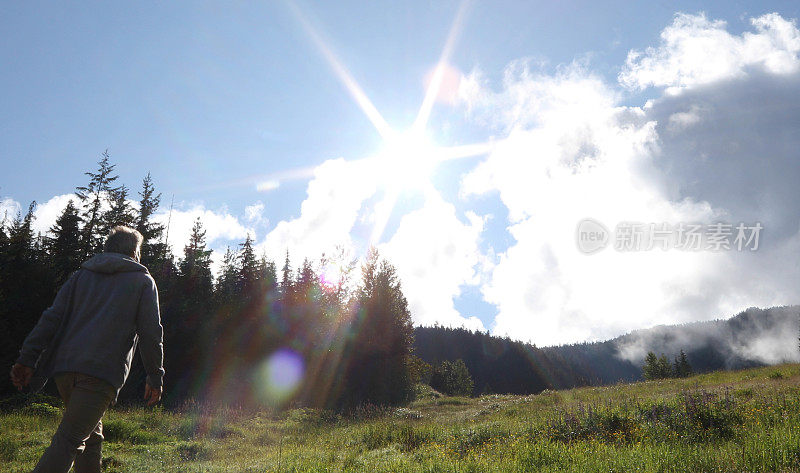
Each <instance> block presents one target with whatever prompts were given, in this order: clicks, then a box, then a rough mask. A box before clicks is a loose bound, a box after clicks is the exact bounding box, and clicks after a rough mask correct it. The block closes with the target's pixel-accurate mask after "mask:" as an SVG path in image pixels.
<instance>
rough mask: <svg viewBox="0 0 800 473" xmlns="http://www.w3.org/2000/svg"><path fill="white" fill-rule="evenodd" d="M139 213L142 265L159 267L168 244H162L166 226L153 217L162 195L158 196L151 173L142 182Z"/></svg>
mask: <svg viewBox="0 0 800 473" xmlns="http://www.w3.org/2000/svg"><path fill="white" fill-rule="evenodd" d="M139 196H140V197H141V200H140V201H139V213H138V215H137V216H136V230H138V231H139V233H141V234H142V237H144V241H143V242H142V264H143V265H145V266H147V267H150V266H151V265H158V262H159V261H161V260H162V259H163V258H164V255H165V254H166V253H167V251H166V243H163V242H160V241H159V240H160V238H161V236H162V235H163V234H164V225H161V224H160V223H156V222H153V215H154V214H155V212H156V210H158V206H159V204H160V203H161V194H160V193H159V194H156V190H155V185H154V184H153V178H152V177H151V176H150V173H147V175H146V176H145V177H144V179H143V180H142V190H141V191H140V192H139Z"/></svg>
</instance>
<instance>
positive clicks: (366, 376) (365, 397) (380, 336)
mask: <svg viewBox="0 0 800 473" xmlns="http://www.w3.org/2000/svg"><path fill="white" fill-rule="evenodd" d="M361 272H362V281H361V287H360V288H359V290H358V296H357V304H356V311H357V314H358V315H357V317H356V319H355V324H354V326H351V327H349V330H351V333H352V334H353V335H354V336H353V339H352V341H351V343H350V344H349V346H348V350H347V355H346V356H348V357H349V358H350V361H349V363H350V364H349V367H348V368H349V369H348V372H347V375H346V377H345V379H346V383H347V384H346V386H345V395H344V399H343V400H342V401H343V403H344V404H347V405H359V404H362V403H373V404H381V405H387V404H388V405H391V404H399V403H402V402H405V401H407V400H408V399H409V398H410V396H411V394H412V388H413V385H412V381H413V380H412V377H411V374H410V373H409V357H410V356H411V349H412V344H413V341H414V339H413V328H412V325H411V314H410V313H409V311H408V302H407V301H406V298H405V296H404V295H403V291H402V289H401V287H400V281H399V280H398V278H397V274H396V271H395V269H394V267H393V266H392V265H390V264H389V263H388V262H387V261H381V260H380V259H379V256H378V252H377V251H376V250H374V249H371V250H370V252H369V254H368V255H367V259H366V261H365V263H364V265H363V266H362V271H361Z"/></svg>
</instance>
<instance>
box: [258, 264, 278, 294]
mask: <svg viewBox="0 0 800 473" xmlns="http://www.w3.org/2000/svg"><path fill="white" fill-rule="evenodd" d="M258 272H259V275H260V276H259V279H260V281H261V287H262V291H263V292H264V293H265V294H266V295H267V297H269V298H270V299H274V298H275V297H276V295H277V294H276V293H277V289H278V269H277V267H276V266H275V262H274V261H272V260H271V259H269V258H267V255H266V254H263V255H261V259H260V260H259V261H258Z"/></svg>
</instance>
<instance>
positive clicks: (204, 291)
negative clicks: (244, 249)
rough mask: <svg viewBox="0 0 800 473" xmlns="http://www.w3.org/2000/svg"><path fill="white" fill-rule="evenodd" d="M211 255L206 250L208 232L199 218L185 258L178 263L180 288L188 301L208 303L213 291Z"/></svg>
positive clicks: (184, 249) (185, 249) (193, 229)
mask: <svg viewBox="0 0 800 473" xmlns="http://www.w3.org/2000/svg"><path fill="white" fill-rule="evenodd" d="M211 253H212V252H211V250H209V249H207V248H206V231H205V230H204V229H203V224H202V222H201V221H200V217H198V218H197V219H196V220H195V222H194V226H192V234H191V235H190V236H189V243H188V244H187V245H186V246H185V247H184V248H183V258H182V259H181V260H180V262H179V263H178V274H179V280H180V281H181V283H180V286H181V288H182V293H183V295H184V297H186V298H187V299H190V300H200V301H203V303H207V302H208V301H207V299H208V298H209V297H210V296H211V294H212V291H213V277H212V275H211Z"/></svg>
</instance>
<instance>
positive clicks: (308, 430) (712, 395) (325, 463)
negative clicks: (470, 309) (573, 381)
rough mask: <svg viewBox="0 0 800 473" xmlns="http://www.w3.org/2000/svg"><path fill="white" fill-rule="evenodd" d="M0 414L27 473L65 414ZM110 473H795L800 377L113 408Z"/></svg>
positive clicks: (783, 371) (8, 452) (45, 405)
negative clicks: (293, 403) (286, 405)
mask: <svg viewBox="0 0 800 473" xmlns="http://www.w3.org/2000/svg"><path fill="white" fill-rule="evenodd" d="M21 401H22V400H20V399H19V398H16V399H11V400H6V401H4V402H0V433H1V434H0V471H3V472H9V473H21V472H27V471H30V469H31V468H32V467H33V464H34V462H35V461H36V459H37V457H38V455H39V454H40V453H41V451H42V449H43V448H44V447H45V446H46V444H47V443H48V442H49V438H50V435H52V432H53V431H54V429H55V427H56V425H57V423H58V421H59V418H60V416H61V409H60V407H59V405H58V402H57V401H53V400H51V399H46V398H41V397H39V398H37V399H36V401H37V402H34V403H31V402H21ZM104 426H105V436H106V445H105V447H104V463H105V471H106V472H117V473H123V472H125V473H134V472H136V473H156V472H158V473H162V472H165V473H177V472H206V473H212V472H213V473H217V472H219V473H221V472H253V473H255V472H289V471H309V472H312V471H313V472H318V471H341V472H362V471H370V472H375V473H378V472H387V473H388V472H392V473H398V472H491V471H502V472H528V471H531V472H533V471H537V472H539V471H543V472H549V471H575V472H608V471H644V472H650V471H659V472H681V473H682V472H686V471H776V472H791V471H795V472H796V471H798V469H797V465H799V464H800V433H799V432H800V365H796V364H795V365H781V366H776V367H768V368H757V369H749V370H745V371H733V372H731V371H729V372H716V373H709V374H704V375H698V376H695V377H692V378H686V379H679V380H677V379H676V380H664V381H651V382H641V383H635V384H628V385H618V386H613V387H585V388H577V389H572V390H567V391H556V392H554V391H547V392H544V393H541V394H538V395H530V396H508V395H504V396H502V395H490V396H482V397H479V398H472V399H470V398H448V397H441V396H439V395H438V394H437V393H435V392H433V391H431V390H430V389H424V387H422V386H420V388H419V397H418V399H417V400H416V401H415V402H413V403H412V404H410V405H408V406H406V407H403V408H396V409H368V410H360V411H357V412H356V413H354V415H352V416H348V417H341V416H338V415H335V414H333V413H330V412H327V411H317V410H310V409H294V410H289V411H284V412H272V411H239V410H230V409H224V410H223V409H213V408H203V407H202V406H197V405H187V406H184V408H182V409H178V410H173V411H166V410H162V409H160V408H159V409H155V410H152V409H144V408H140V407H128V408H124V409H119V408H117V409H112V410H111V411H110V412H108V413H107V415H106V417H105V419H104Z"/></svg>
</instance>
